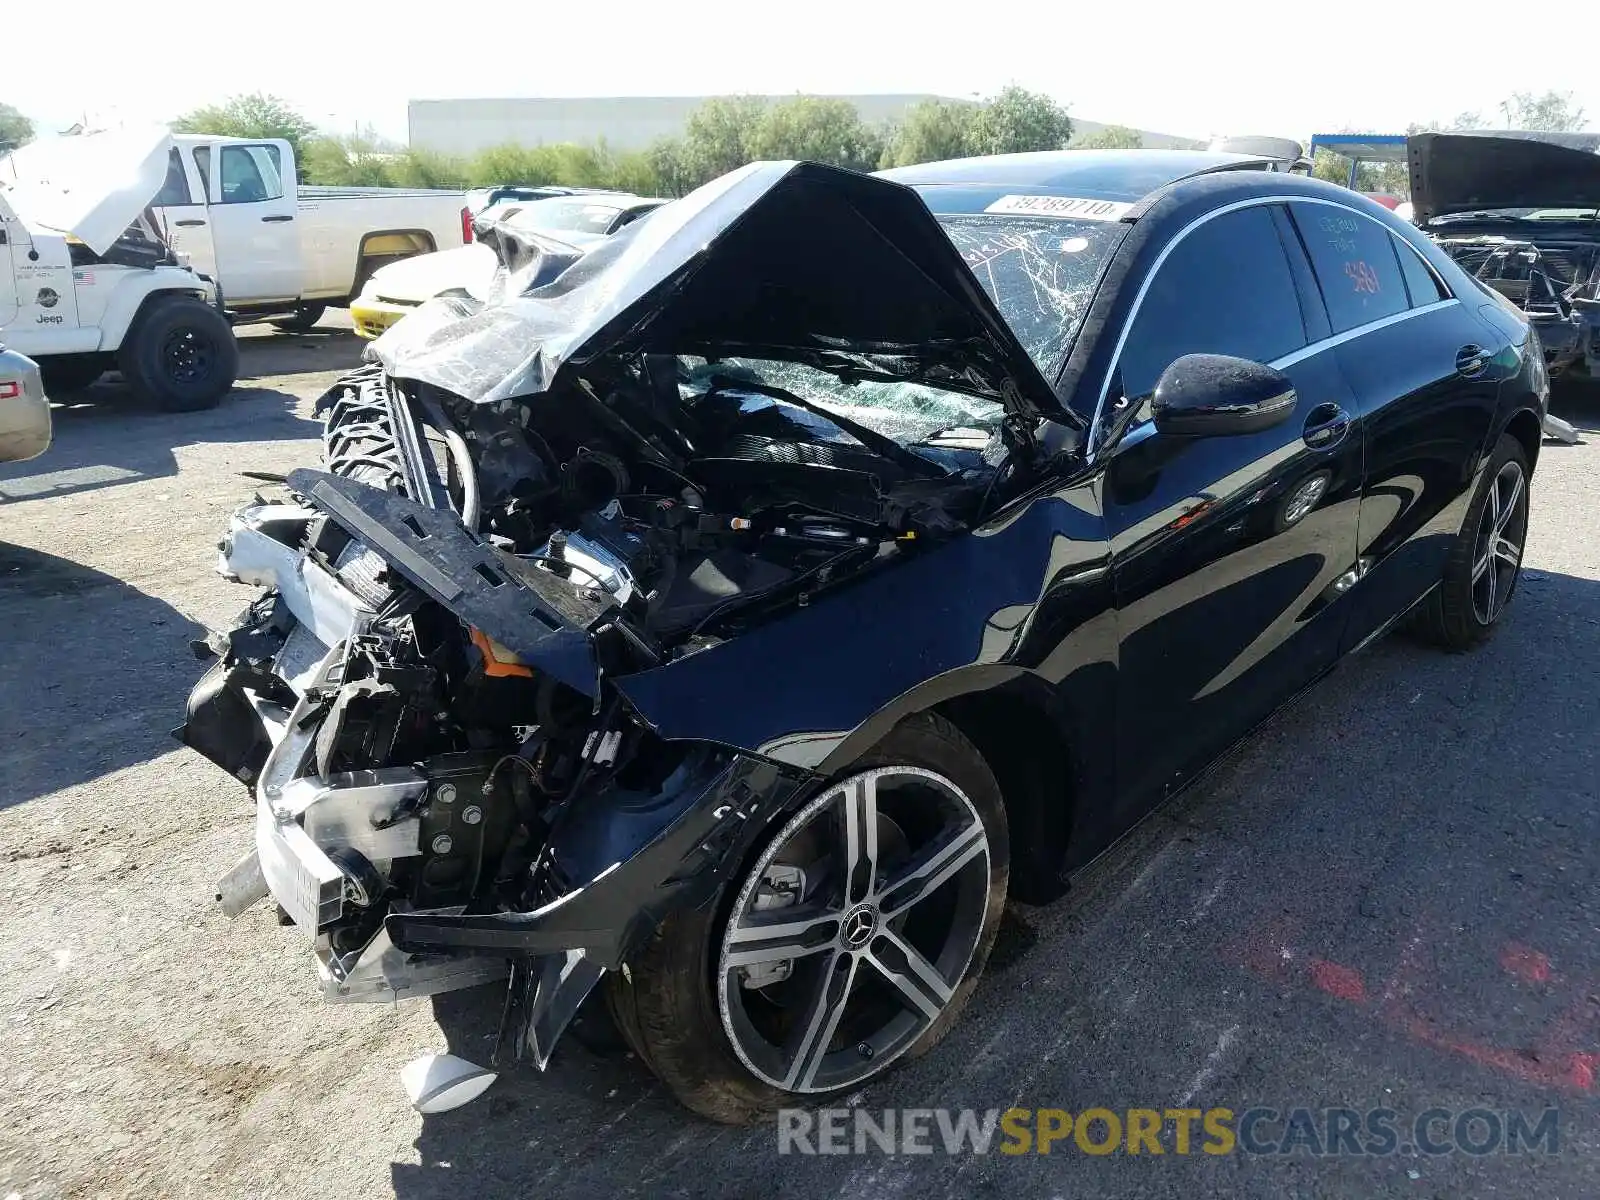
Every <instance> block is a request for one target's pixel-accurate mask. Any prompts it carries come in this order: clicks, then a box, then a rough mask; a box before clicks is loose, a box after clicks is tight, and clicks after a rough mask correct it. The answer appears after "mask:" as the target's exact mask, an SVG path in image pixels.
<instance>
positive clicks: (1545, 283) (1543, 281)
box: [1434, 214, 1600, 378]
mask: <svg viewBox="0 0 1600 1200" xmlns="http://www.w3.org/2000/svg"><path fill="white" fill-rule="evenodd" d="M1589 219H1590V220H1591V221H1592V220H1593V215H1592V214H1590V215H1589ZM1442 229H1446V230H1447V229H1449V226H1443V227H1442ZM1434 240H1435V241H1437V242H1438V243H1439V245H1440V246H1441V247H1442V248H1443V249H1444V251H1445V252H1446V253H1447V254H1449V255H1450V257H1451V258H1453V259H1455V260H1456V262H1457V263H1459V264H1460V265H1461V266H1462V268H1463V269H1465V270H1466V271H1467V272H1468V273H1469V274H1472V275H1475V276H1476V277H1477V278H1478V279H1480V280H1482V281H1483V282H1484V283H1485V284H1487V285H1488V286H1489V287H1491V288H1493V289H1494V290H1495V291H1497V292H1499V293H1500V294H1501V295H1502V296H1504V297H1506V299H1508V300H1510V301H1511V302H1512V303H1513V304H1514V305H1516V306H1517V307H1518V308H1519V309H1521V310H1522V312H1523V314H1524V315H1525V316H1526V317H1527V318H1528V320H1529V321H1530V322H1531V323H1532V324H1533V326H1534V328H1535V329H1537V330H1538V332H1539V340H1540V343H1541V345H1542V346H1543V347H1544V354H1545V361H1546V363H1547V365H1548V366H1549V369H1550V374H1551V376H1552V377H1560V376H1561V375H1564V374H1566V373H1568V372H1569V371H1571V370H1573V369H1574V368H1576V369H1578V370H1583V371H1586V372H1587V373H1588V374H1589V375H1591V376H1594V377H1597V378H1600V230H1597V231H1596V237H1595V240H1593V241H1586V240H1579V239H1576V238H1571V237H1563V236H1560V235H1559V234H1553V236H1551V237H1548V238H1546V237H1540V238H1539V239H1538V240H1537V241H1535V240H1528V239H1526V238H1524V237H1522V236H1507V235H1505V234H1499V233H1484V234H1478V235H1476V236H1457V237H1451V236H1436V237H1435V239H1434Z"/></svg>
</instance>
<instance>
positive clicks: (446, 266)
mask: <svg viewBox="0 0 1600 1200" xmlns="http://www.w3.org/2000/svg"><path fill="white" fill-rule="evenodd" d="M665 203H666V201H665V200H660V199H656V198H653V197H648V196H632V195H627V194H624V193H620V192H593V193H588V194H584V195H581V196H560V197H554V198H545V199H538V200H533V201H520V200H507V201H502V202H501V203H499V204H496V205H494V206H493V207H491V208H488V209H485V210H484V211H483V212H482V213H480V214H479V215H478V217H477V218H476V220H475V226H476V227H480V228H481V227H493V226H501V225H504V226H506V227H507V228H509V229H511V230H513V231H522V232H530V233H534V234H546V235H548V236H549V237H550V238H551V239H553V240H555V241H557V242H559V243H560V244H561V245H562V246H563V247H565V248H572V249H576V250H583V249H586V248H590V247H593V246H595V245H598V244H599V243H600V242H601V241H602V240H604V239H605V238H607V237H610V236H611V235H612V234H614V233H616V232H618V231H619V230H622V229H626V228H627V227H628V226H629V225H631V224H633V223H634V222H635V221H637V220H639V218H641V217H643V216H645V215H646V214H647V213H650V212H653V211H654V210H656V209H657V208H660V207H661V206H662V205H663V204H665ZM497 265H498V263H497V259H496V257H495V253H494V251H493V250H491V249H490V248H489V247H487V246H484V245H480V244H478V243H476V242H475V243H474V244H473V245H470V246H463V247H458V248H456V249H454V250H441V251H439V252H438V253H437V254H425V255H421V256H419V257H417V258H413V259H408V260H407V261H405V262H401V263H395V264H393V265H392V266H388V267H384V268H383V269H382V270H381V271H378V272H375V273H374V274H373V276H372V278H371V279H370V280H369V281H368V283H367V286H366V288H365V289H364V290H363V291H362V293H361V295H360V296H359V297H357V298H356V300H355V302H354V303H353V304H351V305H350V316H351V319H352V320H353V321H354V322H355V327H356V332H357V333H358V334H360V335H361V336H362V337H367V338H374V337H378V336H379V335H380V334H382V333H383V331H384V330H386V329H388V328H389V327H390V326H391V325H393V324H394V323H395V322H396V321H398V320H400V318H401V317H404V316H405V315H406V314H407V313H409V312H411V311H412V310H413V309H415V308H416V307H417V306H418V305H420V304H423V303H425V302H426V301H428V300H431V299H433V297H435V296H437V295H439V294H440V293H441V292H445V291H449V290H451V289H454V288H461V289H464V290H466V291H468V292H471V293H473V294H475V295H478V296H479V297H480V298H481V297H482V296H484V295H485V294H486V289H487V288H488V287H489V285H490V283H491V281H492V280H493V278H494V273H495V269H496V267H497Z"/></svg>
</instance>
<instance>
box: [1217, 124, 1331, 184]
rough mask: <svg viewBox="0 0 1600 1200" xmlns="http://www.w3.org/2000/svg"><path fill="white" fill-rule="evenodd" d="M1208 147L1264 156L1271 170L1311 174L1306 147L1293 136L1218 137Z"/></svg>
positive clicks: (1221, 150) (1226, 152)
mask: <svg viewBox="0 0 1600 1200" xmlns="http://www.w3.org/2000/svg"><path fill="white" fill-rule="evenodd" d="M1208 149H1210V150H1214V151H1219V152H1222V153H1225V154H1248V155H1251V156H1252V157H1255V158H1264V159H1266V160H1267V162H1268V163H1269V164H1270V166H1269V167H1268V169H1269V170H1272V171H1286V172H1288V173H1290V174H1294V175H1309V174H1311V160H1310V159H1309V158H1308V157H1306V148H1305V147H1304V146H1302V145H1301V144H1300V143H1299V142H1297V141H1295V140H1294V139H1293V138H1283V137H1264V136H1261V135H1259V134H1246V135H1244V136H1242V137H1219V138H1214V139H1212V142H1211V145H1210V146H1209V147H1208Z"/></svg>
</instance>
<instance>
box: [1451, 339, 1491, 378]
mask: <svg viewBox="0 0 1600 1200" xmlns="http://www.w3.org/2000/svg"><path fill="white" fill-rule="evenodd" d="M1488 365H1489V353H1488V351H1486V350H1485V349H1484V348H1483V347H1482V346H1463V347H1461V349H1459V350H1457V351H1456V374H1457V375H1460V376H1462V377H1464V378H1466V379H1472V378H1474V377H1476V376H1478V375H1482V374H1483V372H1484V369H1485V368H1486V367H1488Z"/></svg>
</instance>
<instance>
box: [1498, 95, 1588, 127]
mask: <svg viewBox="0 0 1600 1200" xmlns="http://www.w3.org/2000/svg"><path fill="white" fill-rule="evenodd" d="M1500 112H1501V113H1502V114H1503V115H1504V116H1505V122H1506V124H1505V127H1506V128H1507V129H1538V130H1542V131H1545V132H1552V133H1560V132H1563V131H1566V130H1577V129H1582V128H1584V126H1585V125H1587V124H1588V121H1587V119H1586V118H1585V117H1584V113H1583V106H1582V105H1581V104H1578V103H1576V102H1575V101H1574V100H1573V97H1572V93H1571V92H1546V93H1545V94H1544V95H1542V96H1535V95H1534V94H1533V93H1532V92H1513V93H1512V94H1511V95H1509V96H1507V97H1506V98H1505V99H1504V100H1502V101H1500Z"/></svg>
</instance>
